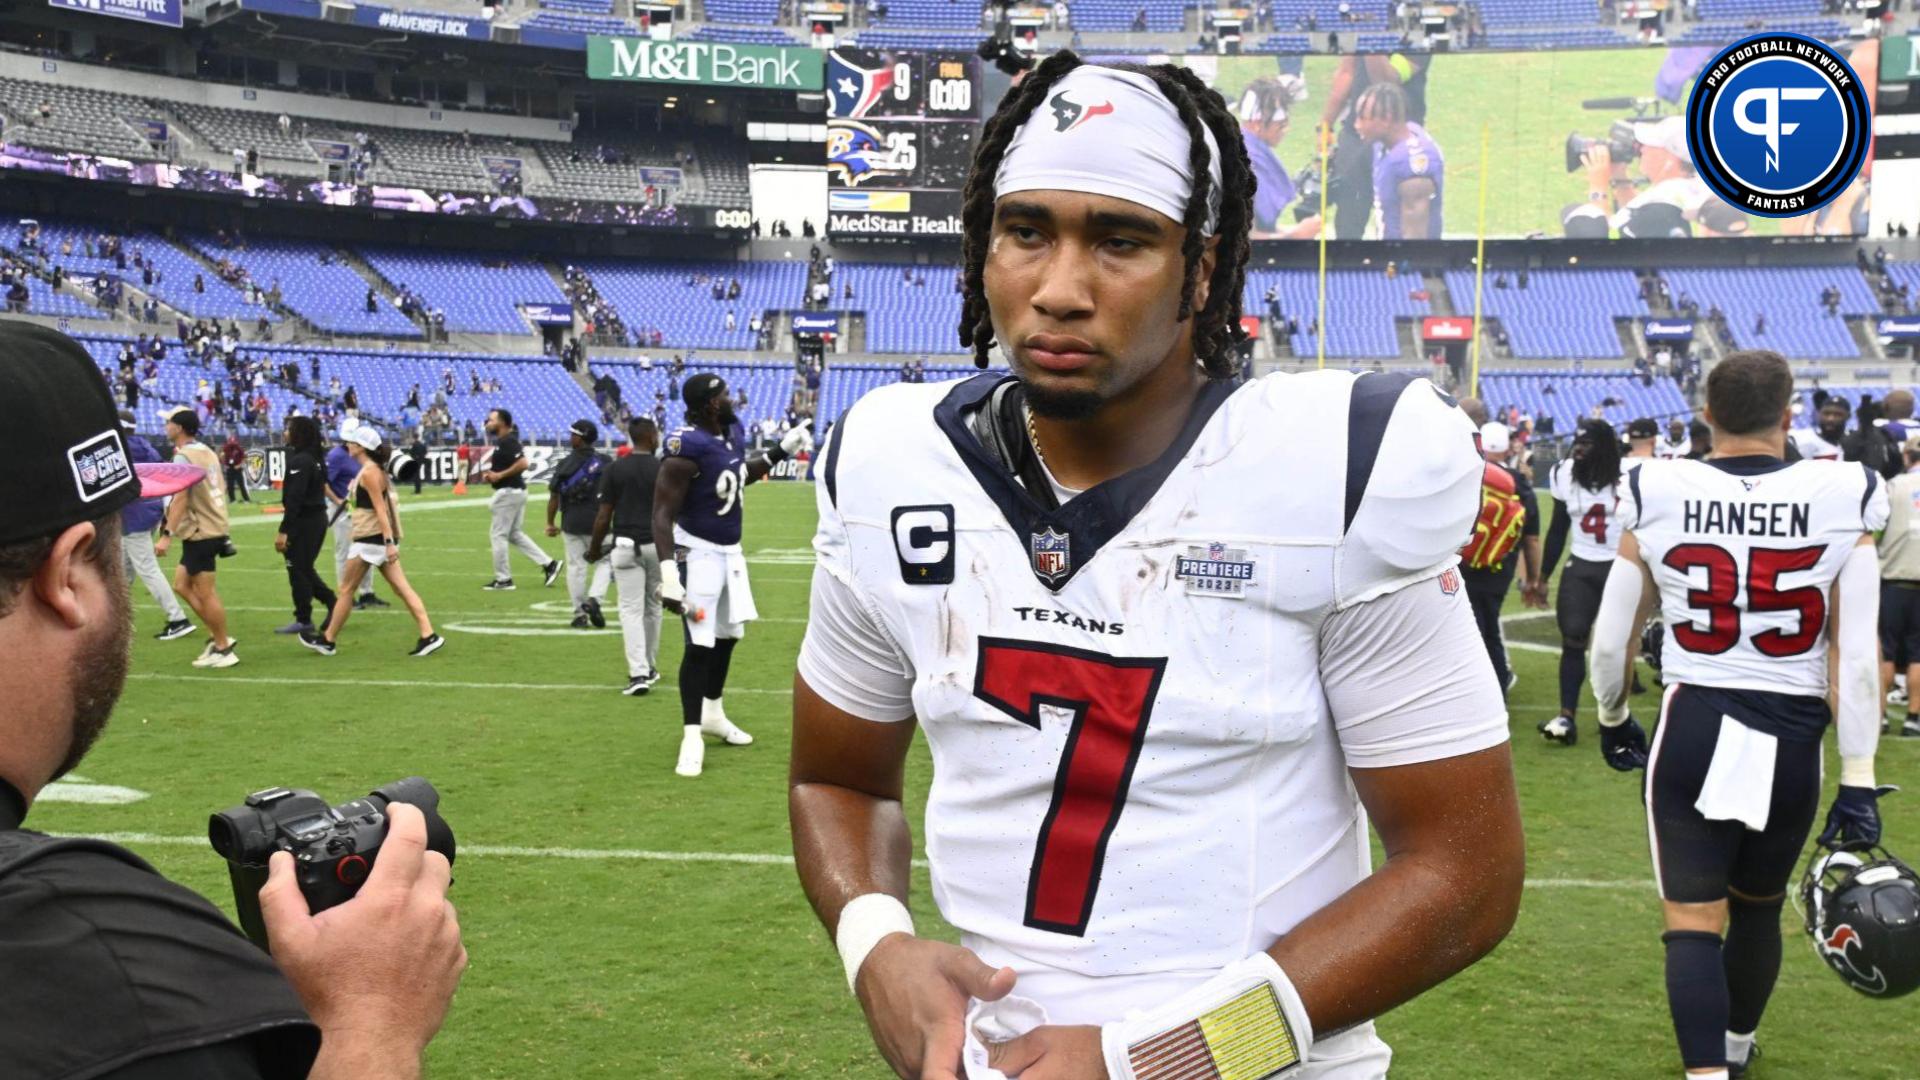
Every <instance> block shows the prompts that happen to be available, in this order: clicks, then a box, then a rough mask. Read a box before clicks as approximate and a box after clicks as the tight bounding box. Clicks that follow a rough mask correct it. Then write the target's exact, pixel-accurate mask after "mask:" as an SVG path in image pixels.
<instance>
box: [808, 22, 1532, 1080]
mask: <svg viewBox="0 0 1920 1080" xmlns="http://www.w3.org/2000/svg"><path fill="white" fill-rule="evenodd" d="M1196 140H1198V144H1197V145H1196ZM976 155H977V156H976V158H975V161H974V167H973V173H972V175H971V177H970V179H969V181H968V185H967V190H968V194H967V201H966V206H965V210H964V220H965V222H966V225H965V230H966V231H965V235H964V246H965V253H966V259H965V265H966V267H967V269H966V271H965V275H966V276H965V279H964V285H965V293H966V299H965V302H964V308H963V316H962V319H963V321H962V327H961V338H962V342H963V343H964V344H967V345H970V346H972V348H973V349H974V352H975V356H976V358H977V359H979V360H980V361H982V362H983V363H984V362H985V361H986V360H988V359H989V358H991V357H995V356H999V357H1003V358H1004V359H1005V361H1006V362H1007V363H1008V364H1010V366H1011V367H1012V375H1011V376H999V375H994V374H982V375H979V376H976V377H975V378H973V379H969V380H966V381H963V382H959V383H948V384H944V385H941V384H923V385H913V384H902V385H897V386H890V387H886V388H884V389H881V390H876V391H874V392H873V393H872V394H870V395H868V396H867V397H866V398H865V399H864V400H862V401H861V402H859V403H858V404H857V405H855V406H854V407H853V408H852V409H851V410H850V411H849V412H848V413H847V414H846V415H845V416H844V417H843V418H842V419H841V420H840V422H839V423H838V424H837V425H835V427H834V429H833V437H832V440H831V441H830V443H829V444H828V446H827V448H826V451H825V453H824V455H823V458H822V465H821V470H820V483H819V484H818V489H817V490H818V506H819V514H820V524H819V531H818V532H817V533H816V535H815V539H814V544H815V549H816V552H817V554H818V565H817V568H816V570H815V573H814V579H813V599H812V607H811V618H810V621H809V625H808V629H807V635H806V640H805V643H804V644H803V646H802V649H801V656H800V663H799V674H798V677H797V678H796V680H795V685H794V729H793V762H792V767H791V789H790V796H789V801H790V809H791V816H792V822H793V836H794V852H795V856H796V859H797V862H798V865H799V871H800V878H801V882H802V885H803V886H804V888H805V889H806V892H807V896H808V899H809V900H810V901H811V902H812V903H813V905H814V908H815V910H816V911H817V912H818V913H819V915H820V917H821V919H822V921H823V922H825V923H826V925H827V927H828V928H829V930H830V931H832V932H833V935H834V940H835V943H836V945H837V946H838V948H839V950H840V953H841V957H842V961H843V963H844V966H845V968H846V973H847V977H848V982H849V985H850V986H852V988H853V989H854V991H855V993H856V995H857V996H858V998H859V1001H860V1003H861V1006H862V1007H863V1009H864V1010H865V1012H866V1016H867V1021H868V1024H869V1027H870V1028H871V1030H872V1032H873V1037H874V1041H875V1044H876V1045H877V1046H878V1048H879V1050H880V1052H881V1054H882V1055H883V1056H884V1057H885V1058H886V1060H887V1062H888V1063H889V1064H890V1065H891V1066H892V1067H893V1068H894V1069H895V1070H896V1071H897V1072H899V1073H900V1075H902V1076H914V1077H940V1078H954V1077H959V1076H966V1077H968V1078H970V1080H982V1078H995V1077H1002V1076H1020V1077H1025V1078H1028V1080H1076V1078H1087V1080H1092V1078H1099V1077H1109V1076H1110V1077H1113V1078H1114V1080H1156V1078H1166V1077H1172V1076H1198V1075H1202V1072H1201V1071H1200V1070H1203V1069H1204V1070H1207V1071H1206V1073H1205V1074H1206V1075H1216V1074H1217V1073H1216V1072H1215V1071H1213V1070H1215V1069H1233V1070H1237V1071H1235V1072H1233V1073H1231V1074H1232V1075H1244V1076H1268V1075H1272V1074H1274V1073H1276V1072H1278V1071H1279V1070H1282V1069H1285V1070H1288V1071H1287V1075H1289V1076H1297V1077H1303V1078H1314V1080H1325V1078H1340V1080H1349V1078H1351V1080H1358V1078H1377V1077H1381V1076H1384V1075H1385V1074H1386V1069H1387V1065H1388V1061H1389V1057H1390V1055H1389V1051H1388V1050H1387V1048H1386V1046H1385V1044H1384V1043H1382V1042H1381V1041H1380V1040H1379V1038H1378V1037H1377V1036H1376V1035H1375V1034H1374V1030H1373V1024H1372V1018H1373V1017H1374V1016H1377V1015H1379V1014H1380V1013H1382V1012H1384V1011H1386V1010H1387V1009H1390V1008H1392V1007H1393V1006H1394V1005H1396V1004H1398V1003H1400V1002H1403V1001H1406V1000H1408V999H1409V998H1412V997H1414V996H1416V995H1418V994H1420V993H1421V992H1423V991H1425V990H1427V989H1428V988H1430V987H1432V986H1434V985H1436V984H1437V983H1439V982H1441V981H1443V980H1445V979H1446V978H1448V977H1449V976H1451V975H1452V974H1454V973H1455V972H1457V971H1459V970H1460V969H1461V968H1463V967H1465V966H1466V965H1468V964H1470V963H1472V962H1473V961H1474V959H1476V958H1477V957H1479V956H1481V955H1482V954H1484V953H1485V952H1486V951H1487V950H1488V949H1489V948H1491V947H1492V946H1493V945H1494V943H1495V942H1497V941H1498V940H1500V938H1501V937H1502V936H1503V935H1504V934H1505V932H1506V930H1507V928H1508V927H1509V925H1510V924H1511V921H1512V919H1513V917H1514V914H1515V911H1516V908H1517V905H1518V901H1519V895H1520V888H1521V881H1522V860H1523V853H1522V848H1521V835H1520V822H1519V817H1518V813H1517V808H1516V801H1515V796H1514V791H1513V781H1512V773H1511V763H1510V757H1509V754H1508V748H1507V745H1506V743H1507V724H1506V718H1505V711H1504V708H1503V706H1502V704H1501V697H1500V689H1499V687H1498V686H1497V685H1495V682H1494V678H1493V672H1492V668H1491V666H1490V664H1489V663H1488V660H1487V654H1486V650H1485V649H1484V648H1482V647H1481V645H1480V641H1479V638H1478V636H1477V635H1476V633H1475V630H1474V624H1473V618H1472V614H1471V611H1470V609H1469V607H1468V605H1467V598H1466V595H1465V590H1464V589H1463V588H1462V586H1461V582H1460V577H1459V571H1458V569H1457V568H1456V565H1455V564H1456V555H1455V553H1456V552H1457V551H1458V549H1459V547H1460V545H1461V544H1462V543H1463V542H1464V541H1465V539H1466V538H1467V536H1468V535H1469V532H1470V529H1471V526H1472V522H1473V519H1474V517H1475V515H1476V514H1477V512H1478V510H1479V505H1480V480H1481V476H1482V473H1483V465H1482V463H1481V461H1480V459H1479V456H1478V455H1477V454H1476V453H1475V450H1474V442H1473V430H1472V426H1471V425H1470V424H1469V423H1468V421H1467V419H1466V417H1465V416H1464V415H1462V414H1461V412H1460V410H1459V409H1457V408H1455V407H1454V406H1453V405H1452V403H1451V402H1450V401H1448V400H1447V399H1445V398H1444V397H1443V396H1442V395H1441V394H1440V393H1439V392H1438V391H1437V390H1436V389H1435V388H1434V387H1433V386H1432V385H1431V384H1430V383H1428V382H1426V381H1425V380H1424V379H1412V378H1409V377H1404V376H1390V375H1383V374H1359V375H1355V374H1352V373H1348V372H1331V371H1329V372H1324V373H1309V374H1302V375H1276V376H1272V377H1269V378H1266V379H1261V380H1259V381H1257V382H1253V383H1248V384H1240V383H1238V382H1236V381H1235V380H1234V379H1233V377H1232V376H1233V371H1234V369H1235V364H1234V361H1233V356H1234V349H1235V346H1236V344H1237V341H1238V338H1239V333H1240V332H1239V311H1240V303H1241V294H1242V289H1243V282H1244V263H1245V259H1246V256H1247V230H1248V228H1249V223H1250V220H1251V216H1252V215H1251V206H1250V202H1251V194H1252V187H1253V185H1252V182H1251V180H1250V179H1249V177H1248V165H1247V160H1246V156H1245V150H1244V147H1243V144H1242V141H1241V139H1240V138H1239V137H1238V130H1237V125H1236V124H1235V121H1234V119H1233V117H1232V115H1231V114H1230V113H1228V112H1227V110H1226V108H1225V106H1224V103H1223V102H1222V101H1221V100H1220V98H1219V96H1218V95H1217V94H1216V93H1215V92H1214V91H1212V90H1210V89H1208V88H1207V87H1206V86H1205V85H1204V84H1203V83H1201V82H1200V80H1199V79H1198V78H1197V77H1196V76H1194V74H1193V73H1192V72H1190V71H1188V70H1187V69H1184V68H1179V67H1172V66H1168V65H1156V66H1154V67H1151V68H1127V69H1121V68H1112V67H1098V66H1084V65H1082V64H1081V63H1080V61H1079V59H1078V58H1077V57H1076V56H1074V55H1073V54H1072V53H1071V52H1061V53H1056V54H1054V55H1053V56H1052V57H1049V58H1048V59H1047V60H1046V61H1045V62H1044V63H1042V64H1041V65H1040V66H1039V67H1038V68H1037V69H1035V70H1034V71H1033V72H1031V73H1030V74H1028V75H1027V77H1026V78H1025V80H1024V81H1023V82H1022V83H1021V85H1020V86H1019V88H1017V89H1016V90H1015V91H1013V92H1012V93H1010V94H1009V95H1008V96H1007V98H1006V99H1005V100H1004V101H1003V102H1002V104H1001V106H1000V108H999V111H998V112H997V113H996V114H995V115H994V117H993V119H992V120H990V121H989V122H988V123H987V125H986V127H985V128H984V130H983V131H982V134H981V138H980V141H979V144H978V148H977V151H976ZM1303 436H1304V437H1303ZM1303 446H1306V447H1313V448H1315V455H1314V456H1313V457H1311V458H1307V459H1304V460H1303V459H1302V457H1301V452H1300V448H1301V447H1303ZM1289 463H1290V464H1289ZM1282 471H1284V472H1285V475H1284V476H1281V475H1280V473H1281V472H1282ZM916 727H918V728H919V729H920V731H921V732H922V733H923V734H924V735H925V737H926V739H927V743H928V746H929V748H930V750H931V752H932V759H933V779H932V788H931V792H930V796H929V799H928V804H927V811H926V825H925V828H926V851H927V857H928V859H929V861H930V863H931V870H932V880H933V899H934V901H935V902H936V903H937V904H938V906H939V909H940V913H941V915H942V916H944V918H945V919H946V920H947V921H948V922H949V923H951V924H952V925H953V926H955V927H957V928H958V929H959V930H960V931H961V934H962V945H960V946H954V945H948V944H944V943H941V942H937V941H931V940H922V939H919V938H916V937H914V936H913V922H912V920H911V918H910V917H909V915H908V912H907V909H906V907H905V906H904V904H903V901H904V899H905V898H906V895H907V885H908V880H909V857H910V856H911V854H912V850H913V844H912V840H911V837H910V833H909V827H908V821H907V818H906V816H905V814H904V812H903V809H902V806H901V789H902V772H903V770H904V768H905V763H906V757H907V749H908V746H909V745H910V743H911V741H912V739H913V735H914V730H915V728H916ZM1369 823H1370V824H1371V825H1372V827H1373V828H1374V829H1375V830H1376V831H1378V832H1379V834H1380V836H1381V839H1382V842H1383V844H1384V847H1385V849H1386V851H1388V852H1389V853H1390V854H1389V856H1388V857H1387V859H1386V860H1385V862H1384V863H1383V864H1382V865H1381V866H1380V867H1378V868H1377V869H1373V870H1372V872H1371V873H1369V869H1370V860H1369V855H1368V840H1367V831H1368V828H1367V827H1368V824H1369ZM1203 1031H1204V1032H1207V1033H1208V1034H1207V1036H1206V1038H1204V1039H1203V1038H1202V1037H1201V1033H1202V1032H1203ZM1296 1065H1298V1067H1297V1068H1295V1066H1296Z"/></svg>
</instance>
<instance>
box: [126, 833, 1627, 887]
mask: <svg viewBox="0 0 1920 1080" xmlns="http://www.w3.org/2000/svg"><path fill="white" fill-rule="evenodd" d="M98 838H99V839H101V840H105V841H107V842H109V843H114V844H127V845H134V844H150V845H153V846H155V847H206V846H207V838H206V837H204V836H162V835H160V834H158V833H143V832H115V833H101V834H99V837H98ZM460 854H461V855H462V856H475V855H477V856H480V857H482V858H510V859H579V860H584V861H588V862H671V863H736V864H740V865H745V866H792V865H793V856H791V855H763V854H757V853H754V852H736V851H648V850H646V849H644V848H564V847H520V846H517V845H512V844H464V843H463V844H461V845H460ZM913 866H914V869H916V870H925V869H926V868H927V860H925V859H915V860H913ZM1527 888H1529V889H1630V890H1639V889H1651V888H1653V882H1651V881H1605V880H1601V879H1597V878H1528V879H1527Z"/></svg>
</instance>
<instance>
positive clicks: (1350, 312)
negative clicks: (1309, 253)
mask: <svg viewBox="0 0 1920 1080" xmlns="http://www.w3.org/2000/svg"><path fill="white" fill-rule="evenodd" d="M1317 282H1318V276H1317V275H1316V274H1315V273H1314V272H1313V271H1311V270H1268V269H1264V268H1251V269H1249V270H1248V271H1247V286H1246V290H1245V292H1244V294H1243V296H1244V299H1243V300H1242V305H1243V306H1242V310H1243V311H1244V312H1245V313H1246V314H1248V315H1258V316H1260V317H1261V318H1262V319H1264V318H1266V316H1267V305H1266V299H1265V297H1266V292H1267V289H1268V287H1269V286H1274V287H1277V288H1278V289H1279V291H1280V295H1279V299H1280V307H1281V313H1282V314H1284V315H1286V316H1289V317H1291V318H1293V319H1295V320H1297V321H1298V322H1299V323H1300V332H1299V333H1298V334H1295V335H1294V337H1293V352H1294V355H1296V356H1314V355H1316V351H1315V350H1316V345H1315V338H1314V335H1313V333H1312V332H1311V331H1312V324H1313V320H1314V319H1316V318H1318V316H1319V287H1318V284H1317ZM1423 284H1424V283H1423V281H1422V278H1421V276H1420V274H1419V272H1418V271H1412V270H1408V271H1403V272H1402V273H1401V274H1400V275H1399V276H1398V277H1395V278H1389V277H1387V275H1386V274H1384V273H1381V272H1380V271H1378V270H1334V271H1331V272H1329V273H1328V274H1327V356H1328V357H1338V358H1341V359H1387V358H1391V357H1397V356H1399V355H1400V353H1401V349H1400V336H1399V330H1398V328H1397V326H1398V324H1397V322H1396V320H1398V319H1402V318H1405V319H1417V318H1419V317H1421V316H1423V315H1428V314H1431V313H1432V306H1431V305H1430V304H1429V303H1428V302H1427V301H1425V300H1415V299H1414V298H1413V297H1412V295H1411V294H1412V293H1414V292H1416V291H1418V290H1420V289H1421V288H1422V287H1423Z"/></svg>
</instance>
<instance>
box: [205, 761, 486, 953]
mask: <svg viewBox="0 0 1920 1080" xmlns="http://www.w3.org/2000/svg"><path fill="white" fill-rule="evenodd" d="M395 802H403V803H409V804H411V805H413V806H416V807H418V808H419V809H420V813H421V814H423V815H425V816H426V819H427V848H428V850H431V851H437V852H439V853H440V854H442V855H445V856H446V857H447V861H448V862H449V863H451V862H452V861H453V854H454V845H453V829H452V828H450V827H449V826H448V825H447V823H446V820H445V819H444V818H442V817H441V816H440V809H439V808H440V793H439V792H438V791H435V790H434V789H433V785H432V784H429V783H427V782H426V781H425V780H423V779H421V778H420V777H418V776H409V777H407V778H406V779H405V780H395V781H394V782H393V783H391V784H386V785H384V786H382V787H380V788H377V789H375V790H374V792H373V793H372V794H371V795H368V796H367V797H366V798H364V799H354V800H353V801H351V802H344V803H341V804H340V805H339V806H329V805H327V800H325V799H323V798H321V797H320V796H319V795H316V794H314V793H313V792H311V791H307V790H304V789H301V788H283V787H276V788H268V789H266V790H265V791H256V792H254V793H253V794H251V795H249V796H247V801H246V802H245V803H244V804H242V805H240V806H236V807H233V808H232V809H229V810H222V811H220V812H219V813H217V814H215V815H213V816H212V817H210V818H208V819H207V839H208V840H209V841H211V842H212V844H213V850H215V851H217V852H219V853H220V856H221V857H222V858H224V859H226V860H227V874H228V876H230V877H231V878H232V879H233V902H234V906H235V907H236V908H237V909H238V910H239V913H240V928H241V929H243V930H245V931H246V932H247V936H248V937H250V938H252V939H253V941H254V944H256V945H259V946H260V947H261V948H262V949H265V948H266V947H267V928H266V924H265V923H264V922H263V921H261V918H260V887H261V886H262V885H265V884H266V883H267V860H268V859H269V858H271V857H272V856H273V853H274V852H276V851H285V852H288V853H289V854H291V855H292V856H293V859H294V866H295V874H296V877H297V879H298V880H299V882H300V891H301V893H303V894H305V896H306V898H307V907H308V909H309V910H311V911H313V912H315V913H318V912H321V911H325V910H326V909H327V908H330V907H334V906H337V905H339V904H344V903H346V902H347V901H348V900H351V899H353V896H354V894H355V893H357V892H359V891H360V886H361V884H362V883H364V882H365V881H366V880H367V875H368V874H370V873H372V872H373V860H374V858H375V856H377V855H379V853H380V845H381V844H382V843H384V842H385V841H386V839H387V804H388V803H395Z"/></svg>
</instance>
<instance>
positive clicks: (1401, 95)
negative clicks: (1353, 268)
mask: <svg viewBox="0 0 1920 1080" xmlns="http://www.w3.org/2000/svg"><path fill="white" fill-rule="evenodd" d="M1353 127H1354V130H1355V131H1357V132H1359V133H1360V137H1361V138H1363V139H1366V140H1368V141H1370V142H1372V143H1373V144H1374V150H1373V198H1374V202H1375V203H1376V204H1377V205H1378V206H1379V207H1380V238H1381V239H1383V240H1438V239H1440V229H1441V210H1442V208H1443V204H1444V202H1445V197H1446V192H1447V162H1446V159H1445V158H1444V157H1442V156H1441V154H1440V144H1439V143H1436V142H1434V141H1433V137H1432V136H1431V135H1428V134H1427V129H1426V128H1423V127H1421V126H1420V125H1419V124H1416V123H1414V122H1413V121H1411V120H1409V119H1407V95H1406V92H1405V91H1403V90H1401V89H1400V87H1398V86H1396V85H1394V84H1392V83H1375V84H1373V85H1372V86H1369V87H1367V89H1366V90H1365V92H1363V93H1362V94H1361V95H1360V100H1359V102H1358V103H1357V104H1356V105H1355V107H1354V120H1353Z"/></svg>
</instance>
